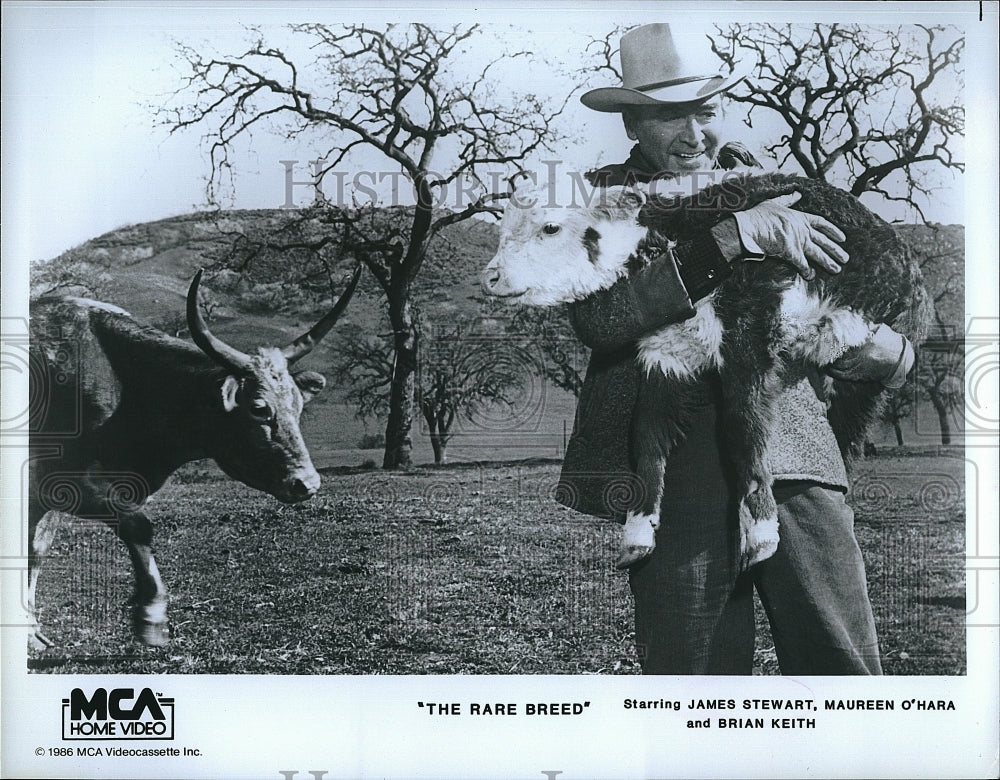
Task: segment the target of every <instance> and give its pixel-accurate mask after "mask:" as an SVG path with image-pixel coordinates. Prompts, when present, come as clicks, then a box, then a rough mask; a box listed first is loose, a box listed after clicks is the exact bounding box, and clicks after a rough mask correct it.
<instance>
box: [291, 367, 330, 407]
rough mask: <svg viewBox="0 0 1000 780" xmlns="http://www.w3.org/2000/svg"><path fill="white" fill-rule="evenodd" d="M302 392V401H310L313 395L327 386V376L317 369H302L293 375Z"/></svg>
mask: <svg viewBox="0 0 1000 780" xmlns="http://www.w3.org/2000/svg"><path fill="white" fill-rule="evenodd" d="M292 379H294V380H295V384H296V385H298V387H299V391H300V392H301V393H302V403H304V404H305V403H309V401H310V400H312V397H313V396H314V395H316V394H318V393H320V392H321V391H322V390H323V388H324V387H326V377H324V376H323V375H322V374H317V373H316V372H315V371H300V372H299V373H298V374H295V376H293V377H292Z"/></svg>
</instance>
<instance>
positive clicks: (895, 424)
mask: <svg viewBox="0 0 1000 780" xmlns="http://www.w3.org/2000/svg"><path fill="white" fill-rule="evenodd" d="M892 429H893V430H894V431H895V432H896V446H897V447H902V446H903V444H904V442H903V426H901V425H900V424H899V421H898V420H896V421H894V422H893V423H892Z"/></svg>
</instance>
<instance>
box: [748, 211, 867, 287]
mask: <svg viewBox="0 0 1000 780" xmlns="http://www.w3.org/2000/svg"><path fill="white" fill-rule="evenodd" d="M801 197H802V193H799V192H792V193H789V194H788V195H781V196H779V197H777V198H771V199H770V200H765V201H763V202H761V203H758V204H757V205H756V206H754V207H753V208H749V209H747V210H746V211H737V212H734V213H733V216H734V217H735V218H736V226H737V230H738V232H739V237H740V242H741V243H742V244H743V248H744V250H745V255H744V257H745V259H748V260H762V259H764V257H767V256H770V257H780V258H782V259H783V260H787V261H788V262H789V263H791V264H792V265H793V266H795V268H796V270H798V272H799V274H800V275H801V276H802V277H803V278H804V279H812V278H813V277H814V276H815V275H816V271H815V270H814V269H813V268H812V266H816V268H820V269H822V270H824V271H826V272H828V273H831V274H836V273H840V266H842V265H843V264H844V263H846V262H847V261H848V259H849V258H848V254H847V252H845V251H844V250H843V249H842V248H841V247H840V246H838V245H837V242H840V243H843V242H844V241H845V240H846V236H844V234H843V233H842V232H841V231H840V228H838V227H837V226H836V225H834V224H833V223H832V222H829V221H827V220H826V219H824V218H823V217H820V216H817V215H815V214H807V213H805V212H804V211H794V210H792V209H790V208H789V206H791V205H792V204H794V203H796V202H797V201H798V200H799V199H800V198H801Z"/></svg>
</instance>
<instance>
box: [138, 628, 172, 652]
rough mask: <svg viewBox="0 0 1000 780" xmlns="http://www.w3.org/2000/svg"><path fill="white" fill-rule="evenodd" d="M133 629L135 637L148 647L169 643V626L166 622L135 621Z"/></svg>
mask: <svg viewBox="0 0 1000 780" xmlns="http://www.w3.org/2000/svg"><path fill="white" fill-rule="evenodd" d="M133 630H134V631H135V638H136V639H138V640H139V641H140V642H142V643H143V644H144V645H147V646H149V647H163V646H164V645H168V644H170V628H169V627H168V625H167V624H166V623H136V624H135V626H133Z"/></svg>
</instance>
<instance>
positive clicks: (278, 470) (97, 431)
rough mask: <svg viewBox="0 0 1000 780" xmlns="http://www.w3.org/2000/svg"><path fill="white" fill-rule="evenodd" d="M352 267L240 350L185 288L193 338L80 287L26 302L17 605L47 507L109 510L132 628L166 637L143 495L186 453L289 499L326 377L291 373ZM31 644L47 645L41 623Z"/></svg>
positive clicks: (106, 516) (47, 529) (309, 491)
mask: <svg viewBox="0 0 1000 780" xmlns="http://www.w3.org/2000/svg"><path fill="white" fill-rule="evenodd" d="M359 277H360V267H359V269H358V270H357V271H356V272H355V274H354V277H353V278H352V279H351V281H350V283H349V285H348V286H347V288H346V290H345V291H344V293H343V294H342V295H341V297H340V299H339V300H338V301H337V303H336V304H335V305H334V307H333V309H332V310H331V311H330V312H329V313H328V314H327V315H326V316H325V317H323V318H322V319H321V320H320V321H319V322H318V323H316V325H314V326H313V328H312V329H311V330H309V331H308V332H307V333H305V334H303V335H302V336H301V337H299V338H298V339H296V340H295V341H293V342H292V343H291V344H289V345H288V346H287V347H285V348H283V349H274V348H260V349H258V350H256V352H254V353H253V354H249V355H248V354H244V353H243V352H240V351H239V350H237V349H234V348H233V347H231V346H229V345H228V344H226V343H225V342H223V341H222V340H220V339H219V338H217V337H216V336H214V335H212V333H211V332H210V331H209V329H208V327H207V326H206V325H205V322H204V320H203V319H202V316H201V314H200V312H199V310H198V286H199V283H200V281H201V271H199V272H198V274H197V276H195V278H194V280H193V281H192V282H191V286H190V288H189V289H188V296H187V320H188V328H189V329H190V332H191V337H192V339H193V340H194V344H189V343H187V342H185V341H181V340H179V339H175V338H172V337H171V336H168V335H166V334H165V333H161V332H160V331H158V330H155V329H154V328H150V327H146V326H144V325H141V324H139V323H138V322H136V321H135V320H134V319H132V317H131V316H130V315H129V314H128V313H127V312H125V311H123V310H122V309H119V308H118V307H117V306H111V305H109V304H104V303H98V302H96V301H88V300H82V299H78V298H59V299H54V298H53V299H44V298H42V299H38V300H37V301H34V302H33V303H32V305H31V309H30V311H31V346H30V350H31V360H32V371H31V381H30V392H31V399H32V403H31V421H30V424H31V445H32V448H33V450H34V451H35V456H34V458H33V460H32V468H31V474H30V478H31V491H30V494H29V503H28V533H29V544H30V546H29V553H28V608H29V610H30V611H31V613H32V616H33V617H34V614H35V586H36V583H37V581H38V573H39V567H40V566H41V563H42V559H43V557H44V556H45V553H46V551H47V550H48V547H49V545H50V544H51V542H52V537H53V534H54V527H55V526H54V525H52V524H51V523H49V522H46V521H44V520H43V518H45V517H46V515H47V513H48V512H49V511H50V510H56V511H61V512H65V513H68V514H72V515H76V516H78V517H82V518H92V519H97V520H100V521H102V522H105V523H107V524H108V525H109V526H111V527H112V528H113V529H114V530H115V531H116V532H117V534H118V537H119V538H120V539H121V540H122V542H124V543H125V546H126V547H127V548H128V552H129V556H130V558H131V560H132V566H133V569H134V572H135V596H134V597H133V600H132V604H133V607H132V622H133V629H134V631H135V634H136V636H137V637H138V639H139V640H140V641H142V642H144V643H145V644H149V645H162V644H165V643H166V642H167V637H168V629H167V591H166V588H165V587H164V585H163V581H162V580H161V579H160V574H159V572H158V570H157V567H156V561H155V560H154V559H153V554H152V552H151V549H150V544H151V541H152V536H153V529H152V525H151V524H150V521H149V518H147V517H146V515H145V514H144V512H143V511H142V507H143V504H144V503H145V502H146V499H147V498H148V497H149V496H150V495H151V494H152V493H155V492H156V491H157V490H159V489H160V487H161V486H162V485H163V483H164V482H165V481H166V479H167V478H168V477H169V476H170V475H171V474H172V473H173V472H174V471H176V470H177V468H179V467H180V466H181V465H182V464H184V463H187V462H188V461H192V460H197V459H199V458H213V459H214V460H215V461H216V463H218V464H219V466H220V467H221V468H222V470H223V471H225V472H226V473H227V474H229V475H230V476H231V477H234V478H235V479H238V480H240V481H241V482H244V483H246V484H247V485H249V486H251V487H254V488H257V489H258V490H263V491H266V492H268V493H270V494H271V495H273V496H274V497H275V498H277V499H278V500H279V501H284V502H286V503H294V502H297V501H302V500H304V499H306V498H309V497H310V496H312V495H313V494H314V493H315V492H316V491H317V490H318V489H319V485H320V477H319V474H317V473H316V469H315V468H314V467H313V464H312V461H311V459H310V457H309V452H308V450H307V449H306V445H305V443H304V442H303V440H302V434H301V432H300V431H299V415H300V414H301V412H302V406H303V404H304V403H306V402H307V401H309V399H310V398H312V397H313V396H314V395H315V394H316V393H318V392H319V391H320V390H322V389H323V387H324V386H325V384H326V380H325V379H324V378H323V377H322V376H321V375H320V374H317V373H315V372H313V371H302V372H297V373H292V372H291V367H292V366H293V364H294V363H295V362H296V361H297V360H299V359H300V358H302V357H303V356H305V355H306V354H308V353H309V352H310V351H311V350H312V349H313V347H314V346H315V344H316V343H317V342H318V341H319V340H320V339H321V338H323V336H324V335H326V333H327V332H328V331H329V330H330V328H332V327H333V325H334V323H335V322H336V321H337V319H338V317H340V315H341V313H342V312H343V310H344V308H345V307H346V306H347V303H348V301H349V300H350V298H351V295H352V294H353V293H354V289H355V287H356V286H357V283H358V279H359ZM32 644H33V645H34V646H36V647H44V646H46V645H49V644H51V642H50V641H49V640H48V639H46V638H45V636H44V635H43V634H42V633H41V632H40V631H39V629H38V625H37V620H36V621H35V630H34V633H33V635H32Z"/></svg>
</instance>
